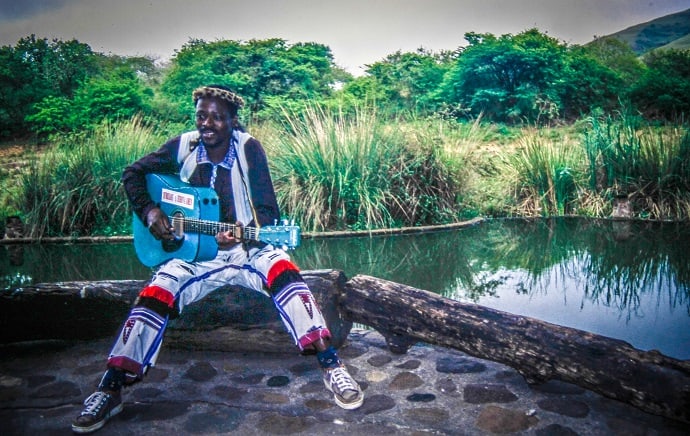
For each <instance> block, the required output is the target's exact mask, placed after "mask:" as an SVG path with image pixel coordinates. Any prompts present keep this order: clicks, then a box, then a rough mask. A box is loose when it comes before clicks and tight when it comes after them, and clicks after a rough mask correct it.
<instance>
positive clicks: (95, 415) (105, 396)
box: [72, 391, 122, 433]
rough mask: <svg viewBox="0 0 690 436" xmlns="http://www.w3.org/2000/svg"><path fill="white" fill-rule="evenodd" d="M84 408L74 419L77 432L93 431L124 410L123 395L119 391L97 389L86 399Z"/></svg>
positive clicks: (73, 425) (73, 422) (73, 427)
mask: <svg viewBox="0 0 690 436" xmlns="http://www.w3.org/2000/svg"><path fill="white" fill-rule="evenodd" d="M84 406H85V407H84V410H82V412H81V414H80V415H79V416H78V417H77V418H76V419H75V420H74V421H72V431H74V432H75V433H91V432H93V431H96V430H98V429H99V428H101V427H103V426H104V425H105V423H106V422H107V421H108V420H109V419H110V418H112V417H113V416H115V415H117V414H118V413H120V412H121V411H122V397H121V396H120V393H119V392H112V393H106V392H103V391H96V392H94V393H93V394H91V395H90V396H89V398H87V399H86V400H84Z"/></svg>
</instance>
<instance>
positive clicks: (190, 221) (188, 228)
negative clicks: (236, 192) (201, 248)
mask: <svg viewBox="0 0 690 436" xmlns="http://www.w3.org/2000/svg"><path fill="white" fill-rule="evenodd" d="M169 219H170V222H171V223H172V226H173V227H174V228H175V229H177V228H178V225H179V224H180V223H181V224H182V228H183V229H184V231H185V232H190V233H202V234H205V235H212V236H213V235H215V234H217V233H220V232H227V231H230V232H231V233H233V234H234V233H235V232H236V231H237V229H238V227H239V226H237V225H235V224H230V223H223V222H220V221H207V220H200V219H196V218H188V217H184V218H182V217H176V216H172V217H169ZM258 233H259V232H258V229H257V228H256V227H245V228H244V231H243V234H242V239H244V240H256V239H257V235H258Z"/></svg>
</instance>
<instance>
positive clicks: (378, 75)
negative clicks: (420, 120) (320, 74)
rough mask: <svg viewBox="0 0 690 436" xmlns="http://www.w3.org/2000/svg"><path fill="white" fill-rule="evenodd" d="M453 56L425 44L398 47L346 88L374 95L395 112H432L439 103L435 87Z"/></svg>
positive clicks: (439, 82)
mask: <svg viewBox="0 0 690 436" xmlns="http://www.w3.org/2000/svg"><path fill="white" fill-rule="evenodd" d="M453 58H454V54H453V53H451V52H440V53H438V54H435V53H432V52H429V51H427V50H424V49H422V48H420V49H418V50H417V51H416V52H414V53H402V52H400V51H397V52H396V53H394V54H391V55H388V56H386V58H385V59H384V60H382V61H379V62H375V63H373V64H371V65H368V66H367V69H366V73H367V76H364V77H362V78H357V79H355V80H354V81H353V82H352V83H350V84H348V86H347V88H346V90H345V92H349V93H352V94H359V96H360V97H365V98H374V99H376V100H378V101H380V102H381V106H384V107H385V109H386V110H388V111H392V112H393V113H397V112H399V111H408V112H412V113H426V112H430V111H431V110H432V109H434V107H435V106H436V102H435V93H436V90H437V89H438V87H439V85H440V84H441V83H442V81H443V76H444V75H445V73H446V72H447V71H448V70H449V69H450V68H451V66H452V62H453ZM362 94H364V95H362Z"/></svg>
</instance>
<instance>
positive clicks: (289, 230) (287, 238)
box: [257, 224, 302, 250]
mask: <svg viewBox="0 0 690 436" xmlns="http://www.w3.org/2000/svg"><path fill="white" fill-rule="evenodd" d="M258 231H259V235H258V238H257V239H258V240H259V241H261V242H266V243H268V244H271V245H274V246H276V247H281V248H283V249H288V250H294V249H295V248H297V247H299V244H300V242H301V238H302V231H301V229H300V228H299V226H295V225H289V224H276V225H273V226H264V227H261V228H260V229H258Z"/></svg>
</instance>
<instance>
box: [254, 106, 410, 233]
mask: <svg viewBox="0 0 690 436" xmlns="http://www.w3.org/2000/svg"><path fill="white" fill-rule="evenodd" d="M283 115H284V124H283V125H282V126H274V130H272V134H269V138H267V139H266V140H264V141H263V142H265V143H266V144H270V147H271V149H270V155H271V159H270V161H271V163H272V166H273V169H272V172H273V177H274V183H275V187H276V191H277V194H278V197H279V202H280V203H281V207H282V208H283V209H284V210H287V211H289V213H290V214H291V215H292V216H293V217H297V218H298V219H299V220H300V221H301V225H302V226H303V227H305V228H307V229H311V230H324V229H353V228H354V229H371V228H375V227H385V226H389V225H391V224H392V221H393V220H392V216H391V214H390V212H389V210H388V209H387V207H386V205H387V204H388V202H389V201H390V200H391V199H390V198H389V192H388V187H389V179H388V176H389V174H390V169H391V166H392V163H393V162H394V161H395V159H396V158H397V153H396V151H397V150H396V149H395V147H394V146H393V145H394V144H395V143H396V142H398V141H397V140H396V139H395V138H396V132H395V131H392V130H388V129H385V128H384V126H383V124H382V123H381V122H379V121H378V120H377V119H376V113H375V112H374V111H371V110H364V109H357V110H356V111H355V113H354V115H349V116H346V115H345V114H343V113H342V112H339V111H328V110H325V109H323V108H322V107H320V106H315V105H314V106H308V107H307V108H305V109H304V110H302V111H301V112H300V113H295V112H291V111H288V110H284V111H283ZM266 133H267V134H268V131H266Z"/></svg>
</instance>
